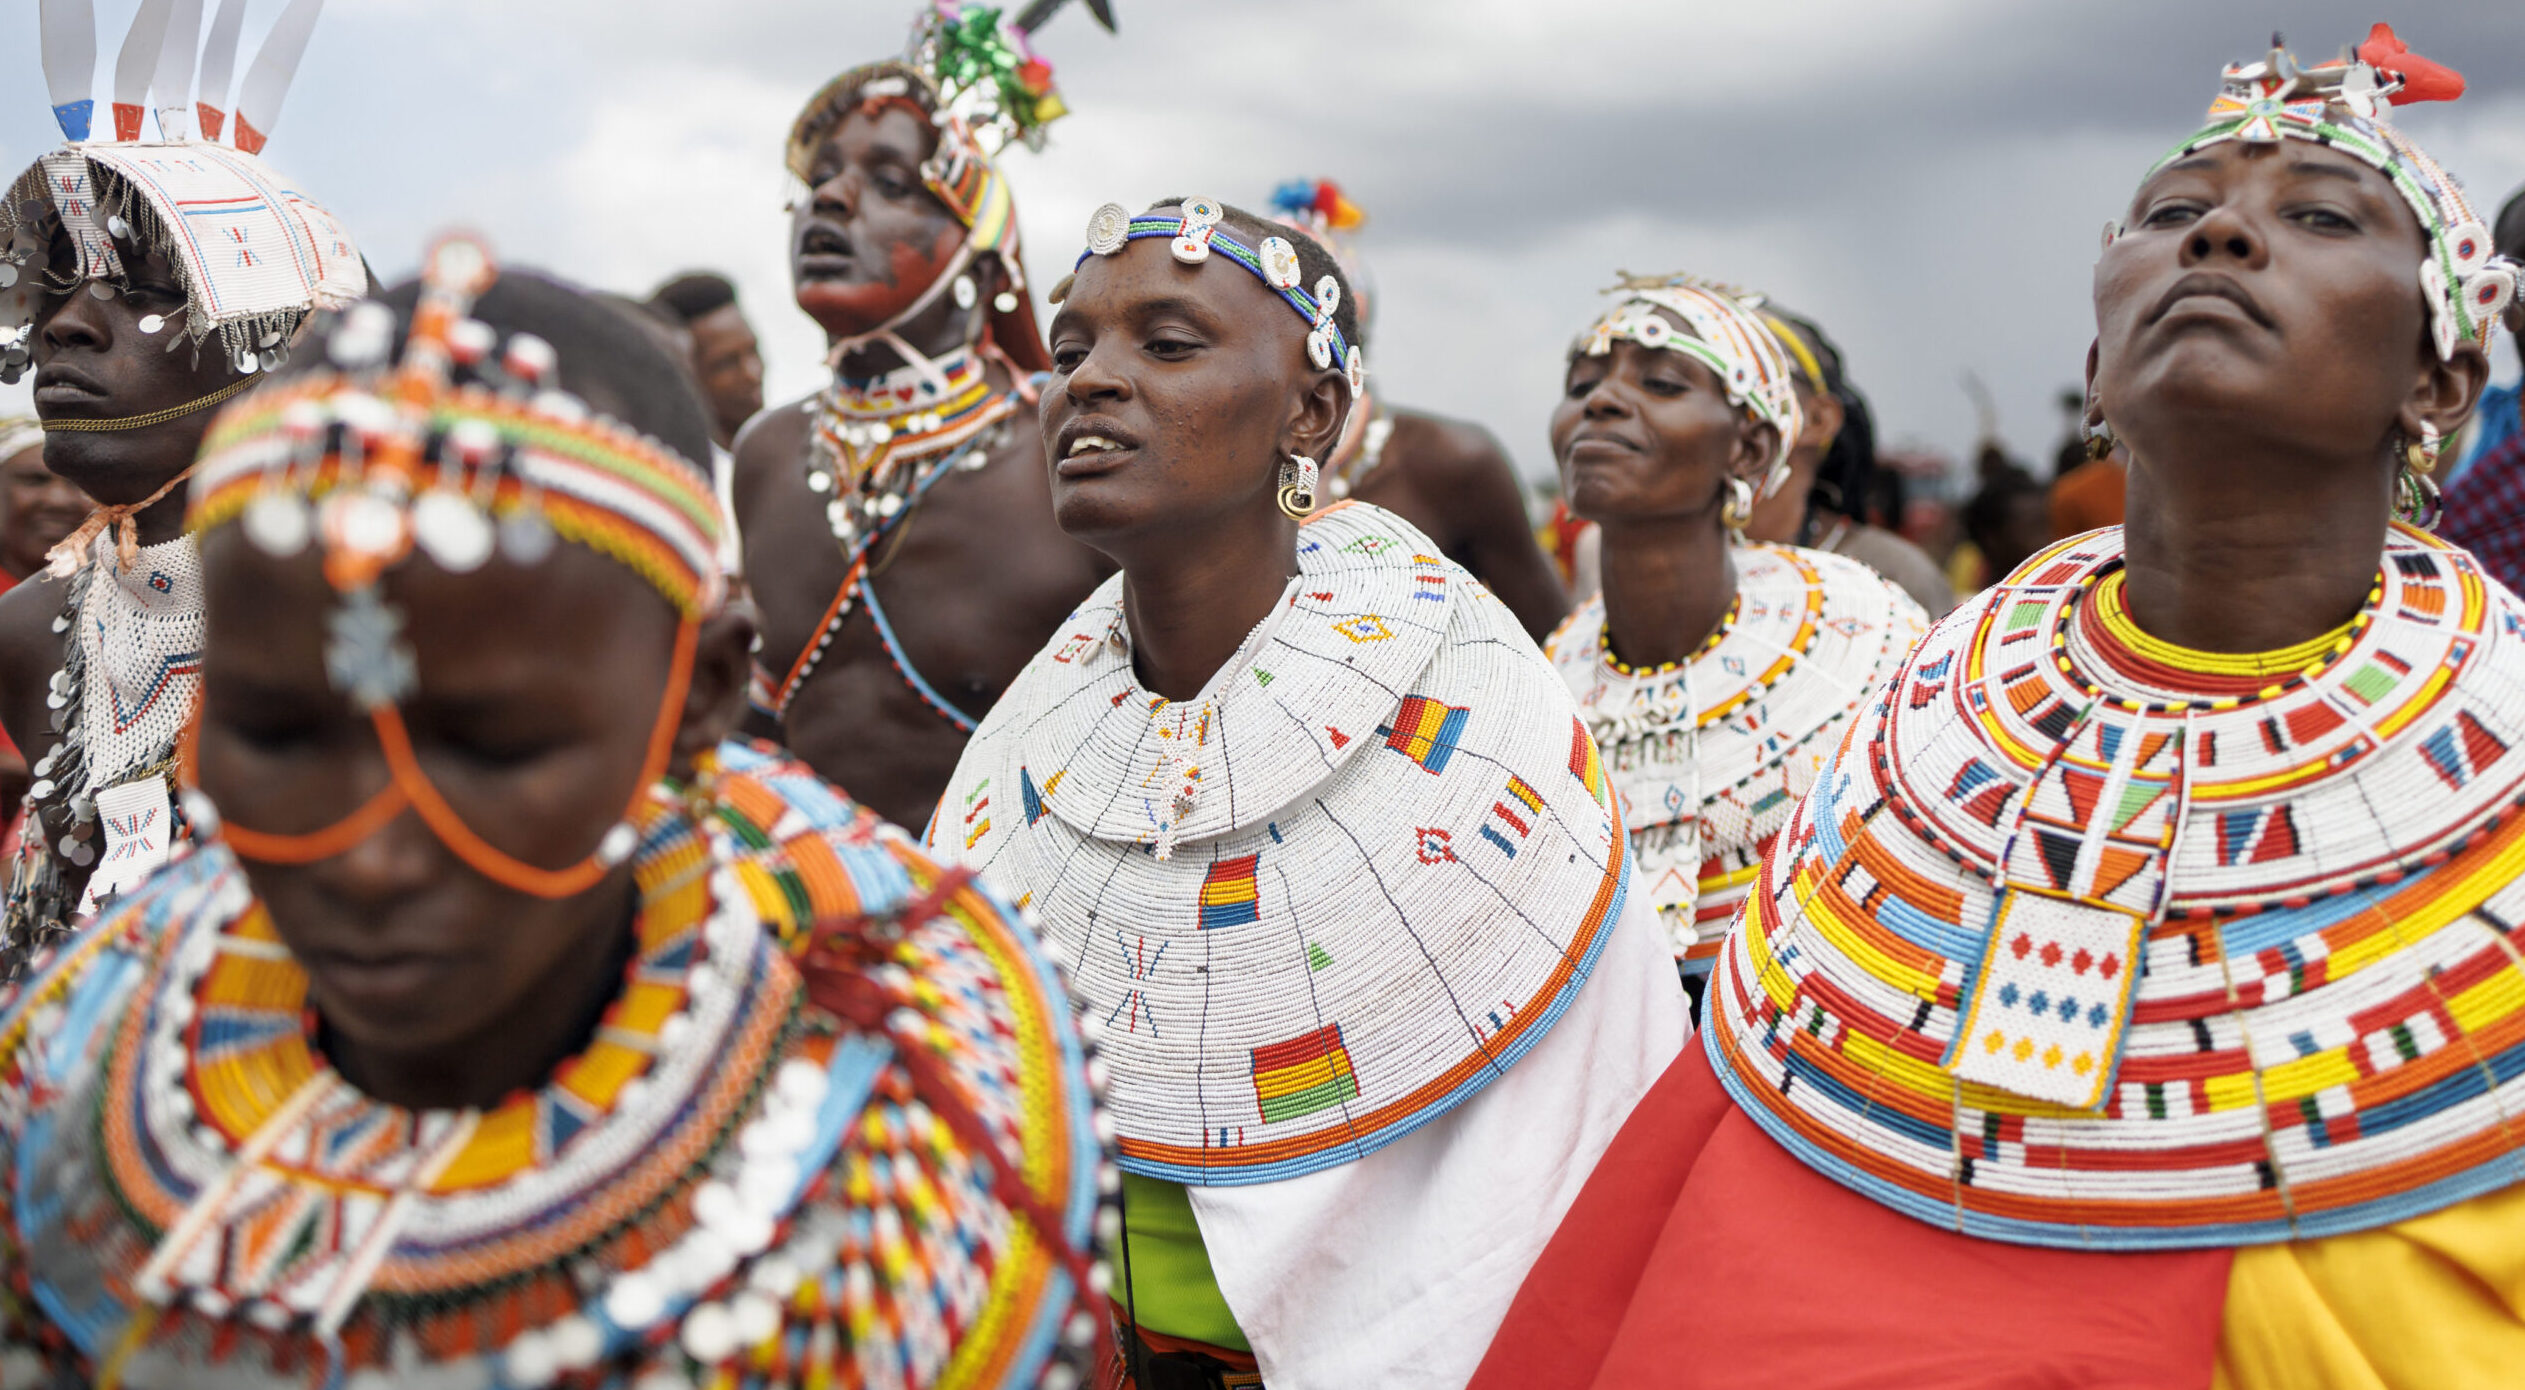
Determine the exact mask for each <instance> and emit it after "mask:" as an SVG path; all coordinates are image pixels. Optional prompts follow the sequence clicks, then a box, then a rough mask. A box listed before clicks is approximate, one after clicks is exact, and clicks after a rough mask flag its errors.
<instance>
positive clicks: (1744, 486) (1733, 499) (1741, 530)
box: [1718, 474, 1753, 541]
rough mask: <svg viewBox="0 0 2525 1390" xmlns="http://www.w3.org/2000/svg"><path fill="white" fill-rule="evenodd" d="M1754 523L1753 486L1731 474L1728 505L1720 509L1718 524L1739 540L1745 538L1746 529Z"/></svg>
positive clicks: (1728, 484) (1728, 487)
mask: <svg viewBox="0 0 2525 1390" xmlns="http://www.w3.org/2000/svg"><path fill="white" fill-rule="evenodd" d="M1752 522H1753V484H1751V483H1749V482H1746V481H1745V480H1744V479H1742V478H1739V477H1737V476H1735V475H1734V474H1729V475H1728V478H1727V503H1726V505H1725V506H1722V507H1721V508H1719V513H1718V523H1719V525H1721V526H1724V527H1726V528H1727V532H1728V534H1729V535H1731V536H1733V537H1735V538H1736V539H1737V540H1740V541H1741V540H1743V539H1744V538H1745V527H1747V526H1748V525H1750V524H1752Z"/></svg>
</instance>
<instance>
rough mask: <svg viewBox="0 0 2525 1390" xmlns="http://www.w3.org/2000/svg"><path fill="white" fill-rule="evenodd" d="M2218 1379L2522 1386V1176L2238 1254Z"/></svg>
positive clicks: (2237, 1387) (2264, 1386)
mask: <svg viewBox="0 0 2525 1390" xmlns="http://www.w3.org/2000/svg"><path fill="white" fill-rule="evenodd" d="M2222 1328H2223V1330H2222V1332H2221V1334H2220V1338H2219V1346H2218V1372H2217V1377H2216V1379H2215V1380H2214V1381H2213V1382H2212V1384H2213V1387H2214V1390H2474V1387H2482V1390H2488V1388H2489V1387H2494V1386H2495V1387H2513V1386H2525V1186H2520V1187H2511V1188H2507V1189H2505V1190H2504V1191H2500V1192H2494V1193H2491V1194H2490V1195H2489V1196H2486V1197H2477V1198H2475V1199H2473V1200H2472V1201H2469V1202H2465V1203H2463V1204H2462V1205H2460V1206H2454V1207H2449V1208H2447V1209H2446V1210H2444V1211H2441V1212H2436V1213H2434V1214H2432V1215H2428V1216H2423V1217H2419V1218H2417V1219H2414V1220H2410V1221H2405V1222H2403V1223H2401V1224H2400V1225H2395V1226H2387V1227H2385V1228H2383V1229H2381V1230H2375V1231H2362V1232H2360V1233H2359V1234H2357V1235H2348V1236H2334V1237H2332V1238H2330V1239H2328V1240H2313V1241H2304V1242H2301V1243H2297V1244H2291V1245H2257V1246H2250V1247H2247V1248H2244V1249H2240V1250H2238V1251H2237V1252H2236V1258H2235V1264H2234V1266H2233V1267H2232V1268H2231V1269H2230V1271H2229V1273H2228V1276H2227V1308H2226V1316H2225V1318H2224V1319H2223V1324H2222Z"/></svg>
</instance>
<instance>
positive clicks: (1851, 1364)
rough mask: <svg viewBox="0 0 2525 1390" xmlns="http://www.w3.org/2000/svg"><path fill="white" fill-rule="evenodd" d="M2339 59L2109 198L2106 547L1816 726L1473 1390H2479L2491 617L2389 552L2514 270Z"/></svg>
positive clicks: (2493, 1238)
mask: <svg viewBox="0 0 2525 1390" xmlns="http://www.w3.org/2000/svg"><path fill="white" fill-rule="evenodd" d="M2358 54H2359V56H2358V57H2356V58H2348V59H2344V60H2341V61H2335V62H2327V63H2324V64H2321V65H2319V66H2314V67H2303V66H2301V65H2300V64H2298V62H2297V61H2296V60H2295V59H2293V58H2292V57H2290V55H2288V54H2287V53H2285V52H2281V51H2274V52H2272V53H2271V54H2270V55H2269V57H2268V58H2267V59H2265V60H2263V61H2261V62H2258V63H2253V64H2249V65H2245V66H2241V67H2235V68H2230V69H2228V70H2227V72H2226V77H2225V86H2224V88H2223V90H2222V92H2221V94H2220V95H2219V97H2218V99H2217V102H2216V104H2215V105H2214V106H2212V108H2211V110H2210V124H2209V125H2208V126H2207V128H2205V129H2203V130H2201V131H2200V132H2199V133H2198V134H2196V135H2194V136H2193V137H2191V138H2190V139H2188V140H2186V141H2185V142H2184V143H2183V144H2182V145H2180V146H2179V147H2177V148H2176V149H2175V150H2174V151H2173V152H2172V153H2171V154H2170V155H2168V156H2167V157H2166V159H2165V160H2164V161H2163V162H2162V163H2161V164H2159V165H2158V166H2157V167H2156V168H2155V169H2153V170H2151V171H2150V173H2149V175H2148V177H2147V179H2146V180H2145V182H2143V183H2142V184H2141V186H2140V188H2139V190H2138V193H2137V195H2136V197H2135V198H2134V199H2133V200H2132V202H2131V205H2130V209H2129V212H2128V213H2127V214H2126V216H2125V218H2124V220H2123V221H2122V223H2120V224H2119V225H2117V226H2116V227H2115V228H2114V230H2113V232H2112V233H2111V234H2110V237H2109V242H2108V244H2107V246H2106V247H2105V249H2104V252H2103V256H2102V259H2101V261H2100V262H2099V263H2098V265H2097V267H2096V273H2095V308H2096V327H2097V346H2096V352H2095V358H2094V367H2093V375H2094V387H2095V397H2096V400H2097V401H2098V403H2099V417H2098V419H2097V420H2096V422H2095V423H2096V424H2097V425H2098V426H2099V427H2100V428H2103V429H2105V430H2108V431H2109V432H2110V433H2111V434H2112V436H2114V437H2115V438H2117V439H2118V440H2119V441H2120V443H2121V446H2122V447H2123V448H2124V449H2125V450H2126V451H2127V454H2128V457H2129V459H2130V500H2131V506H2130V518H2131V519H2130V522H2129V524H2128V526H2127V527H2126V528H2124V529H2118V530H2117V529H2107V530H2103V531H2099V532H2091V533H2088V534H2087V535H2085V536H2082V537H2079V538H2078V539H2076V540H2074V541H2063V542H2058V543H2055V544H2053V545H2051V546H2049V547H2047V548H2045V549H2044V550H2042V551H2041V552H2039V553H2037V554H2036V555H2035V556H2034V557H2033V558H2032V559H2030V560H2028V561H2027V562H2026V563H2025V564H2024V565H2023V566H2021V567H2019V568H2018V569H2017V570H2016V571H2015V572H2014V573H2013V574H2011V575H2009V576H2008V577H2007V578H2006V579H2005V580H2003V581H2002V582H2001V583H2000V584H1999V585H1998V587H1997V588H1996V589H1994V590H1993V591H1991V592H1990V593H1988V594H1985V595H1983V596H1981V597H1979V598H1977V599H1975V600H1973V601H1971V602H1968V603H1966V604H1965V605H1964V606H1963V607H1961V608H1959V609H1958V610H1957V611H1956V612H1954V613H1953V614H1950V615H1949V616H1948V617H1947V618H1946V619H1945V620H1943V621H1941V622H1940V623H1939V624H1937V626H1936V627H1934V628H1933V629H1932V630H1931V631H1930V633H1929V635H1928V637H1927V638H1926V639H1925V640H1924V641H1923V642H1922V643H1921V645H1920V646H1919V647H1918V648H1917V649H1916V650H1915V651H1914V652H1913V653H1912V655H1911V656H1910V658H1909V659H1908V660H1907V661H1906V662H1905V663H1904V666H1903V669H1902V670H1901V671H1900V672H1899V673H1898V674H1897V675H1896V677H1895V678H1894V679H1893V680H1892V681H1891V682H1890V683H1889V684H1888V685H1886V686H1885V687H1884V688H1883V689H1882V692H1881V695H1880V696H1879V698H1878V699H1877V700H1875V701H1874V702H1872V703H1871V704H1870V705H1869V706H1868V707H1867V708H1866V709H1865V710H1864V711H1863V712H1862V713H1861V715H1860V716H1859V718H1858V720H1857V721H1856V724H1855V726H1854V727H1853V728H1852V730H1851V732H1850V735H1849V737H1848V739H1847V741H1845V742H1844V743H1843V744H1842V745H1841V750H1840V753H1839V755H1838V756H1837V758H1836V759H1835V761H1834V763H1833V765H1832V766H1830V767H1828V768H1827V769H1825V771H1824V774H1823V776H1822V777H1821V779H1820V780H1819V781H1818V782H1817V784H1816V787H1815V790H1814V792H1813V793H1812V794H1811V795H1810V796H1809V797H1808V799H1807V801H1806V803H1805V805H1804V806H1803V807H1802V808H1800V810H1799V811H1798V813H1797V815H1796V817H1795V818H1794V819H1793V820H1792V821H1791V823H1790V825H1789V827H1788V829H1787V830H1786V831H1785V832H1783V834H1782V835H1781V838H1780V841H1779V843H1778V845H1777V847H1776V848H1775V850H1774V852H1773V854H1772V856H1771V858H1770V859H1769V861H1768V862H1767V863H1766V864H1765V865H1764V868H1763V873H1762V877H1761V879H1760V881H1759V882H1758V883H1757V884H1756V885H1755V889H1754V893H1753V896H1752V898H1751V900H1750V901H1749V902H1748V904H1747V906H1746V911H1745V915H1744V917H1743V919H1742V920H1741V921H1740V922H1739V923H1738V925H1737V927H1736V928H1735V930H1734V931H1733V932H1732V933H1731V934H1730V935H1729V937H1728V940H1727V944H1726V948H1725V950H1724V952H1723V953H1722V955H1721V957H1720V964H1719V967H1718V971H1717V974H1716V975H1715V976H1714V977H1713V978H1712V980H1711V984H1710V990H1709V997H1708V999H1707V1001H1706V1003H1705V1010H1706V1018H1707V1020H1708V1022H1707V1026H1706V1027H1705V1028H1704V1030H1703V1034H1702V1037H1701V1038H1700V1039H1698V1040H1696V1042H1697V1044H1698V1045H1695V1046H1693V1047H1691V1048H1689V1049H1688V1050H1687V1052H1686V1055H1685V1057H1684V1059H1683V1060H1682V1061H1681V1062H1679V1063H1678V1064H1677V1065H1676V1067H1675V1068H1674V1069H1673V1070H1671V1071H1670V1072H1669V1073H1668V1074H1667V1075H1666V1077H1665V1078H1664V1079H1663V1080H1661V1081H1660V1082H1659V1084H1658V1087H1657V1089H1656V1090H1655V1091H1654V1092H1653V1093H1652V1094H1651V1095H1650V1097H1649V1098H1648V1100H1647V1101H1646V1102H1644V1103H1643V1104H1642V1105H1641V1107H1640V1108H1639V1110H1638V1111H1637V1113H1635V1114H1634V1115H1633V1116H1632V1118H1631V1120H1630V1122H1629V1124H1628V1125H1627V1126H1625V1128H1624V1130H1623V1132H1622V1134H1621V1137H1620V1138H1619V1139H1617V1140H1616V1141H1615V1143H1614V1145H1613V1147H1612V1148H1611V1149H1610V1150H1608V1151H1607V1153H1606V1155H1605V1157H1604V1159H1603V1161H1602V1162H1601V1163H1599V1164H1598V1166H1597V1168H1596V1178H1595V1180H1594V1181H1593V1182H1591V1183H1590V1185H1589V1187H1588V1190H1587V1191H1586V1192H1585V1193H1584V1194H1582V1195H1581V1197H1580V1198H1579V1200H1578V1203H1577V1204H1576V1205H1575V1206H1574V1207H1573V1208H1572V1210H1571V1213H1570V1216H1569V1219H1568V1220H1567V1221H1566V1222H1565V1223H1564V1225H1563V1227H1562V1230H1561V1232H1560V1234H1559V1236H1557V1237H1556V1238H1555V1240H1554V1242H1553V1245H1552V1248H1551V1249H1550V1250H1549V1251H1548V1252H1547V1253H1546V1254H1545V1256H1544V1258H1543V1259H1542V1261H1541V1262H1540V1263H1539V1264H1538V1265H1537V1266H1536V1268H1535V1270H1534V1272H1533V1273H1532V1274H1531V1275H1530V1276H1529V1278H1528V1279H1527V1281H1526V1284H1525V1287H1524V1289H1523V1291H1522V1292H1521V1293H1520V1295H1519V1300H1518V1304H1517V1306H1516V1308H1515V1309H1514V1310H1513V1311H1512V1312H1511V1313H1510V1315H1509V1317H1508V1319H1507V1321H1506V1323H1505V1324H1504V1325H1503V1327H1502V1328H1501V1330H1500V1333H1499V1336H1498V1339H1497V1340H1496V1341H1495V1342H1494V1343H1493V1345H1492V1347H1491V1350H1490V1354H1489V1358H1488V1360H1487V1361H1486V1362H1485V1364H1484V1366H1483V1368H1482V1373H1481V1374H1480V1375H1479V1376H1478V1377H1476V1379H1475V1381H1474V1384H1475V1385H1476V1386H1480V1387H1505V1386H1517V1387H1538V1386H1541V1387H1556V1386H1602V1387H1616V1386H1621V1387H1629V1386H1641V1385H1658V1386H1682V1387H1704V1386H1730V1387H1733V1386H1745V1387H1751V1386H1777V1385H1798V1386H1803V1387H1822V1388H1823V1390H1839V1388H1840V1387H1858V1386H1884V1387H1894V1386H1917V1385H1939V1386H1950V1385H1951V1386H1996V1385H2104V1384H2111V1385H2148V1386H2210V1385H2216V1386H2220V1387H2232V1390H2280V1387H2304V1386H2318V1385H2320V1386H2378V1385H2395V1386H2400V1385H2412V1386H2419V1385H2426V1386H2432V1387H2453V1388H2454V1390H2470V1388H2471V1387H2481V1388H2482V1390H2487V1387H2492V1386H2508V1385H2513V1384H2514V1383H2515V1380H2516V1373H2517V1367H2518V1366H2520V1365H2525V1310H2520V1308H2519V1307H2518V1306H2517V1304H2516V1302H2515V1300H2516V1298H2517V1290H2518V1289H2519V1288H2520V1287H2525V1187H2518V1186H2515V1185H2514V1184H2516V1183H2517V1182H2518V1174H2519V1171H2520V1169H2519V1164H2520V1157H2521V1156H2525V1131H2520V1130H2518V1129H2517V1128H2516V1126H2515V1125H2514V1123H2513V1117H2514V1116H2515V1115H2516V1113H2517V1112H2518V1110H2519V1107H2520V1106H2525V988H2519V984H2518V981H2519V965H2518V962H2519V959H2520V956H2521V955H2525V939H2519V938H2518V937H2517V936H2516V934H2515V929H2514V926H2513V924H2516V923H2520V922H2525V877H2520V875H2519V872H2518V865H2519V864H2520V863H2525V820H2520V819H2519V818H2518V817H2517V816H2515V815H2514V813H2513V812H2514V807H2515V805H2516V803H2517V800H2518V798H2519V796H2520V795H2525V695H2521V694H2520V692H2525V605H2520V604H2519V602H2518V600H2517V599H2516V598H2515V597H2514V596H2512V595H2510V594H2508V593H2507V592H2506V591H2505V590H2504V589H2501V588H2498V587H2496V586H2493V585H2489V584H2487V583H2485V581H2484V579H2483V576H2482V573H2481V570H2480V567H2479V566H2478V565H2477V564H2476V563H2475V562H2474V561H2473V560H2472V558H2471V557H2470V556H2468V555H2466V554H2465V553H2464V552H2462V551H2460V550H2456V549H2454V548H2452V547H2449V546H2447V545H2446V544H2445V543H2443V542H2441V541H2438V540H2436V539H2435V538H2433V537H2432V536H2430V535H2429V534H2428V533H2427V532H2426V531H2425V530H2423V529H2421V527H2420V526H2419V525H2415V524H2414V523H2415V522H2425V521H2426V520H2428V519H2429V514H2430V512H2431V511H2432V510H2433V498H2432V496H2431V494H2430V490H2429V488H2428V486H2427V483H2426V474H2427V473H2428V471H2429V468H2430V466H2431V464H2432V463H2433V462H2434V460H2433V458H2432V454H2433V453H2434V451H2435V450H2436V448H2437V447H2438V444H2439V442H2440V441H2442V440H2443V439H2444V438H2445V437H2446V436H2447V435H2448V434H2449V433H2451V432H2452V431H2453V430H2454V429H2455V428H2456V427H2457V426H2459V425H2461V424H2462V423H2463V421H2464V419H2465V417H2466V416H2467V415H2468V414H2470V413H2471V411H2472V408H2473V405H2474V402H2475V400H2476V399H2477V397H2478V396H2479V393H2480V391H2481V386H2482V382H2483V379H2484V376H2485V373H2486V366H2485V359H2484V353H2483V342H2484V340H2485V339H2486V338H2487V336H2488V333H2489V328H2490V322H2491V320H2492V318H2493V317H2494V316H2495V315H2496V314H2497V313H2498V312H2499V311H2500V310H2501V309H2502V308H2504V307H2505V306H2506V304H2507V303H2508V302H2509V300H2510V297H2511V296H2512V295H2513V293H2514V291H2515V283H2516V281H2515V267H2514V266H2513V265H2511V264H2509V263H2507V262H2505V261H2502V260H2499V259H2496V258H2494V257H2493V256H2492V255H2491V254H2490V249H2489V246H2488V241H2487V238H2486V236H2484V235H2483V231H2484V229H2483V228H2482V226H2481V224H2480V223H2479V221H2478V220H2476V219H2475V217H2474V216H2473V213H2472V210H2471V208H2470V207H2469V206H2467V205H2466V204H2465V202H2464V200H2463V196H2462V194H2461V193H2460V192H2459V191H2458V190H2457V188H2456V186H2455V184H2454V182H2453V181H2452V180H2451V179H2450V178H2448V177H2447V176H2446V175H2445V174H2444V173H2443V172H2442V171H2441V170H2440V169H2439V168H2438V167H2437V166H2436V165H2435V164H2434V163H2432V162H2431V161H2430V159H2429V157H2428V156H2427V155H2426V154H2425V153H2423V152H2422V151H2420V150H2419V149H2417V148H2416V147H2414V146H2413V145H2411V144H2410V142H2409V141H2408V140H2407V139H2406V138H2404V137H2403V136H2401V135H2399V134H2397V133H2396V132H2395V131H2394V130H2393V128H2392V127H2391V126H2389V125H2387V124H2386V123H2385V120H2384V114H2385V110H2386V107H2387V104H2388V102H2389V101H2409V100H2417V99H2425V98H2428V97H2433V96H2447V95H2452V94H2453V93H2454V92H2456V91H2460V90H2461V81H2460V79H2458V78H2456V77H2455V76H2454V75H2453V74H2452V73H2449V72H2447V71H2446V70H2444V69H2442V68H2439V67H2437V66H2435V65H2434V64H2431V63H2429V62H2427V61H2426V60H2424V59H2421V58H2419V57H2417V56H2416V55H2412V54H2409V53H2407V52H2405V51H2404V50H2403V48H2402V46H2401V45H2400V44H2399V43H2398V42H2396V41H2395V40H2394V38H2393V36H2392V33H2391V31H2389V30H2387V29H2385V28H2384V27H2383V26H2381V25H2380V26H2378V27H2377V29H2376V31H2375V32H2374V34H2372V35H2371V36H2370V37H2369V38H2368V39H2367V40H2366V41H2365V42H2364V43H2363V44H2362V45H2361V46H2360V47H2359V49H2358Z"/></svg>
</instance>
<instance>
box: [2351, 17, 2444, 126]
mask: <svg viewBox="0 0 2525 1390" xmlns="http://www.w3.org/2000/svg"><path fill="white" fill-rule="evenodd" d="M2358 58H2359V61H2360V62H2362V63H2365V64H2367V65H2368V66H2370V67H2373V68H2375V69H2376V70H2377V71H2379V72H2387V73H2391V74H2393V75H2394V76H2396V77H2399V78H2401V79H2402V90H2401V91H2399V92H2396V93H2394V94H2393V104H2394V105H2396V106H2409V105H2410V104H2411V103H2413V102H2415V101H2453V100H2454V99H2455V98H2457V97H2459V96H2462V95H2463V94H2464V75H2463V74H2462V73H2460V72H2457V71H2455V70H2454V69H2453V68H2450V67H2447V66H2445V65H2443V64H2440V63H2432V62H2430V61H2429V60H2428V59H2426V58H2423V57H2421V56H2420V55H2419V54H2417V53H2414V52H2412V51H2411V49H2410V46H2409V45H2407V44H2405V43H2404V42H2403V41H2402V40H2401V39H2400V38H2398V37H2396V36H2395V34H2394V31H2393V26H2392V25H2390V24H2383V23H2379V24H2378V25H2377V26H2376V27H2375V28H2373V29H2370V30H2368V31H2367V41H2366V42H2365V43H2362V44H2360V45H2359V46H2358Z"/></svg>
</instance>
